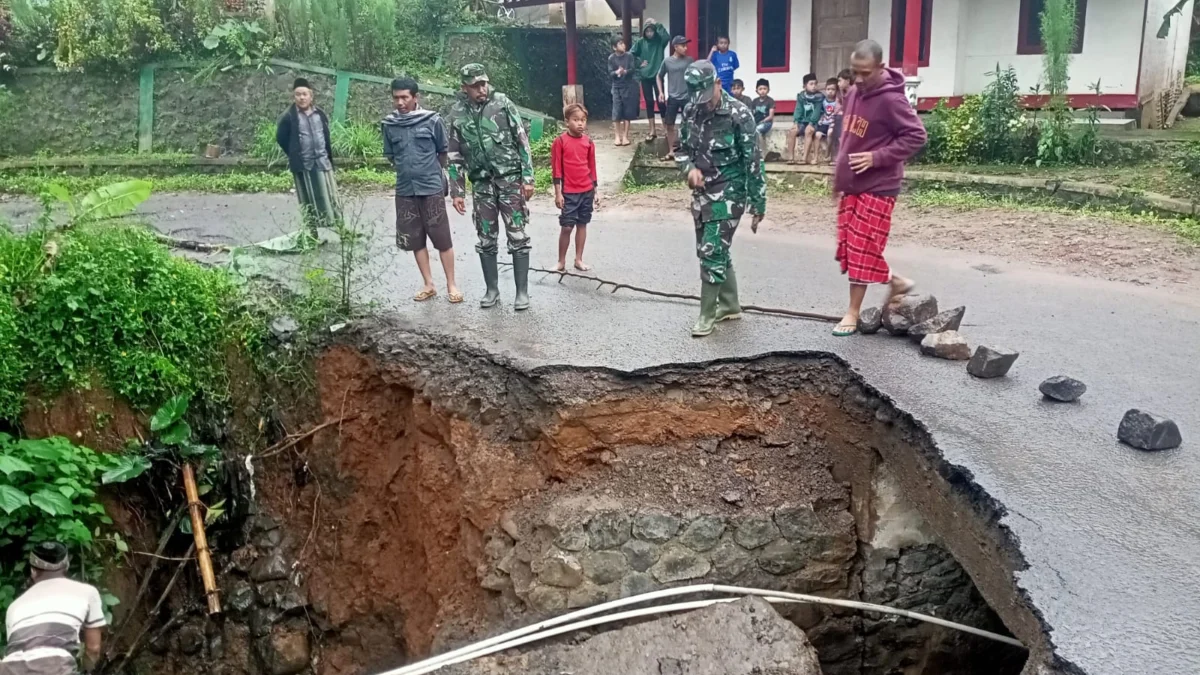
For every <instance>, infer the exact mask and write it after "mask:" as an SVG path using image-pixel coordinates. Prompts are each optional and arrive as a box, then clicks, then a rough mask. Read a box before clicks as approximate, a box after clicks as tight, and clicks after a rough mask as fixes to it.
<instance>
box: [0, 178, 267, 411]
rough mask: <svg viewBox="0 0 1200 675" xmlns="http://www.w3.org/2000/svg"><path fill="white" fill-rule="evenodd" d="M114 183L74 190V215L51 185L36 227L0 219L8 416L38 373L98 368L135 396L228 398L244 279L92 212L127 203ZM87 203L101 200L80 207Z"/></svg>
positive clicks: (0, 318) (67, 377)
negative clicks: (57, 211)
mask: <svg viewBox="0 0 1200 675" xmlns="http://www.w3.org/2000/svg"><path fill="white" fill-rule="evenodd" d="M48 189H52V190H54V191H57V192H59V193H60V194H62V193H65V192H67V190H66V189H65V188H63V187H62V186H55V187H53V188H48ZM146 190H147V192H146V193H147V194H148V188H146ZM115 192H117V191H115V190H108V191H105V190H99V191H97V192H94V193H90V194H89V195H85V196H84V197H83V198H81V199H80V200H78V206H77V207H71V210H72V215H71V217H70V220H69V221H68V225H69V226H68V227H56V226H55V224H54V222H55V218H54V214H53V212H52V202H51V197H50V196H48V195H47V196H44V197H43V200H44V204H45V208H44V213H43V215H42V218H41V219H40V220H39V222H38V223H37V224H36V225H35V226H34V227H33V228H32V229H31V230H30V231H28V232H27V233H17V232H13V231H11V230H7V229H5V230H2V231H0V419H4V420H8V421H16V420H17V419H18V418H19V416H20V413H21V410H22V407H23V404H24V400H25V395H26V390H27V387H28V386H29V385H31V384H36V386H37V388H38V389H39V390H41V391H42V392H43V393H54V392H56V391H58V390H60V389H62V388H65V387H80V388H87V387H89V386H91V385H92V384H93V382H94V378H99V380H100V383H102V384H103V385H105V386H107V387H108V388H109V389H110V390H112V391H114V392H116V393H117V394H120V395H121V396H122V397H124V398H125V399H126V400H128V401H130V402H131V403H132V404H133V405H135V406H139V407H149V406H154V405H157V404H158V403H160V402H162V401H163V400H165V399H167V398H169V397H170V396H172V395H176V394H179V393H183V392H187V393H191V392H197V391H203V392H206V393H209V394H211V395H212V396H213V397H214V398H216V399H218V400H220V399H223V398H224V396H225V390H226V379H225V378H226V375H225V371H224V368H223V362H224V353H225V349H226V348H227V347H229V346H230V345H231V344H233V343H235V342H236V341H237V340H238V339H239V337H240V335H241V333H240V331H242V330H243V329H244V327H243V325H242V324H240V323H239V322H240V320H241V319H242V317H243V316H244V313H243V311H242V310H240V309H239V308H238V307H239V300H240V293H239V290H238V288H237V287H236V285H235V284H234V283H233V281H232V280H231V279H230V277H229V276H228V275H227V274H225V273H224V272H221V271H218V270H210V269H205V268H202V267H199V266H196V265H194V264H192V263H190V262H188V261H186V260H182V259H180V258H177V257H175V256H172V255H171V254H170V252H169V251H168V250H167V249H166V248H165V247H164V246H162V245H161V244H160V243H158V241H157V240H156V239H155V237H154V235H152V234H151V233H149V232H147V231H146V230H144V229H142V228H140V227H136V226H131V225H122V224H112V223H109V222H94V221H95V219H94V218H86V217H85V216H86V215H87V214H89V213H90V214H91V215H93V216H97V217H99V216H104V217H111V216H113V215H115V214H116V213H118V212H120V211H123V210H125V209H123V208H120V207H122V206H126V205H128V204H129V203H131V198H130V196H129V195H128V194H124V195H123V196H118V197H116V198H115V199H117V200H118V201H113V198H112V195H113V193H115ZM97 195H100V197H97ZM104 195H109V199H108V200H107V201H103V200H101V197H103V196H104ZM142 199H144V197H142ZM98 200H100V201H98ZM119 200H124V201H123V202H120V201H119ZM72 201H74V200H72ZM89 203H90V204H97V203H99V204H100V206H94V207H93V208H92V209H91V210H90V211H81V209H84V208H85V206H86V205H87V204H89ZM105 205H107V206H105ZM96 209H107V210H100V211H97V210H96Z"/></svg>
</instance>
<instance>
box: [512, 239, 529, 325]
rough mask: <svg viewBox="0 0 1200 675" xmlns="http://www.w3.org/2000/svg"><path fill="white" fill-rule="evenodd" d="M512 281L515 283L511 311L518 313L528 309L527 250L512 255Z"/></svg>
mask: <svg viewBox="0 0 1200 675" xmlns="http://www.w3.org/2000/svg"><path fill="white" fill-rule="evenodd" d="M513 280H514V281H516V282H517V299H516V300H515V301H513V309H515V310H517V311H518V312H521V311H524V310H527V309H529V249H525V250H524V251H516V252H514V253H513Z"/></svg>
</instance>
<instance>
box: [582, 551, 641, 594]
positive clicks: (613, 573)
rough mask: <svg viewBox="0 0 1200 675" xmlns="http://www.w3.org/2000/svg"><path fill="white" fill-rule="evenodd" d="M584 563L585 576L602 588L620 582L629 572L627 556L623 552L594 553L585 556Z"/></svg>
mask: <svg viewBox="0 0 1200 675" xmlns="http://www.w3.org/2000/svg"><path fill="white" fill-rule="evenodd" d="M630 543H632V542H630ZM626 545H628V544H626ZM582 562H583V573H584V575H585V576H587V578H588V579H590V580H591V581H592V582H593V583H597V584H600V585H601V586H603V585H605V584H611V583H613V582H614V581H620V580H621V577H623V576H625V574H626V573H627V572H628V571H629V565H628V563H627V561H626V557H625V554H624V553H622V552H621V551H593V552H591V553H588V554H587V555H585V556H583V560H582Z"/></svg>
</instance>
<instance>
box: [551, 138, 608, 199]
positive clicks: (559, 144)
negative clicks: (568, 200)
mask: <svg viewBox="0 0 1200 675" xmlns="http://www.w3.org/2000/svg"><path fill="white" fill-rule="evenodd" d="M550 170H551V171H553V173H554V183H555V185H559V184H561V185H562V191H563V193H564V194H577V193H580V192H591V191H592V190H595V189H596V182H597V178H596V144H595V143H592V139H590V138H588V135H587V134H583V135H582V136H572V135H571V134H570V133H565V132H564V133H563V135H561V136H559V137H558V138H556V139H554V144H553V145H551V146H550Z"/></svg>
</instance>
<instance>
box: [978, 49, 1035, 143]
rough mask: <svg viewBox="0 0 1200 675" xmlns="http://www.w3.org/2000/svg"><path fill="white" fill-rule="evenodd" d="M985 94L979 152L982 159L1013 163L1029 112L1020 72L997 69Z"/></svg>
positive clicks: (981, 99) (991, 74)
mask: <svg viewBox="0 0 1200 675" xmlns="http://www.w3.org/2000/svg"><path fill="white" fill-rule="evenodd" d="M988 75H989V76H990V77H991V78H992V80H991V81H990V82H988V84H987V86H986V87H985V88H984V90H983V95H982V96H981V97H980V103H979V113H978V114H979V131H980V142H979V151H980V153H981V159H982V160H984V161H991V162H1006V161H1013V160H1017V159H1018V158H1019V155H1017V154H1016V153H1015V150H1016V149H1017V147H1019V146H1018V145H1017V144H1016V143H1015V141H1016V138H1017V137H1018V136H1020V135H1021V134H1022V133H1023V132H1024V126H1025V125H1026V120H1025V112H1024V111H1023V110H1022V109H1021V98H1020V89H1019V87H1018V85H1017V71H1016V70H1014V69H1013V67H1012V66H1009V67H1008V68H1005V69H1001V68H1000V64H999V63H997V64H996V69H995V70H994V71H992V72H991V73H988Z"/></svg>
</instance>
